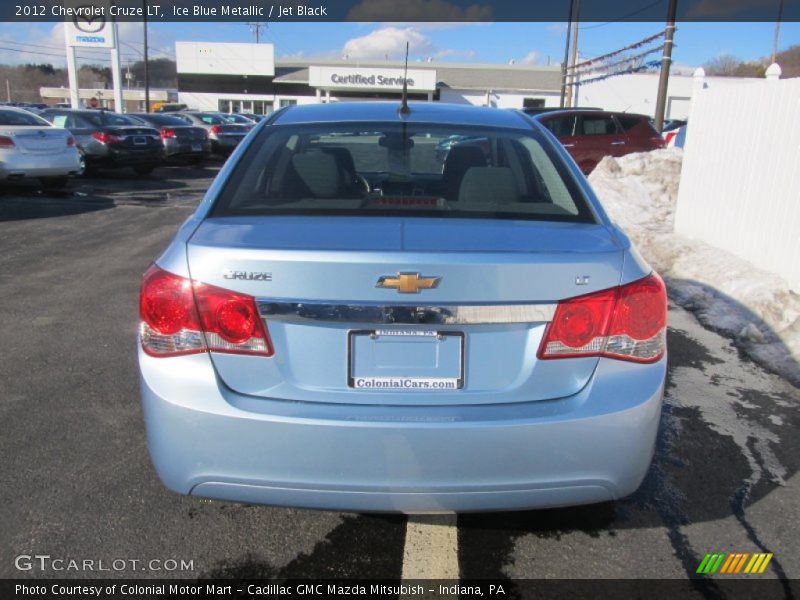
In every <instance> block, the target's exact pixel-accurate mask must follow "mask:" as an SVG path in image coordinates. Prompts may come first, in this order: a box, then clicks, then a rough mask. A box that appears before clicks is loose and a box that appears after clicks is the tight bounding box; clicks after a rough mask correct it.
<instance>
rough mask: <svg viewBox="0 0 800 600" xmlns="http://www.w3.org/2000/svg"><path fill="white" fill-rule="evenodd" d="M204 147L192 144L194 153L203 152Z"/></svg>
mask: <svg viewBox="0 0 800 600" xmlns="http://www.w3.org/2000/svg"><path fill="white" fill-rule="evenodd" d="M202 151H203V145H202V144H192V152H202Z"/></svg>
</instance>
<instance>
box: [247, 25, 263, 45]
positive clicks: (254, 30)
mask: <svg viewBox="0 0 800 600" xmlns="http://www.w3.org/2000/svg"><path fill="white" fill-rule="evenodd" d="M247 26H248V27H249V28H250V33H253V34H255V36H256V44H258V43H259V42H260V41H261V30H262V29H264V28H265V27H266V26H267V25H266V23H248V24H247Z"/></svg>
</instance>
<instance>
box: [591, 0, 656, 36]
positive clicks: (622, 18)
mask: <svg viewBox="0 0 800 600" xmlns="http://www.w3.org/2000/svg"><path fill="white" fill-rule="evenodd" d="M663 2H664V0H656V1H655V2H652V3H650V4H648V5H647V6H643V7H642V8H640V9H637V10H635V11H633V12H630V13H628V14H626V15H623V16H621V17H619V18H617V19H613V20H611V21H606V22H605V23H598V24H597V25H584V26H582V27H581V29H584V30H586V29H597V28H598V27H605V26H606V25H611V24H612V23H619V22H620V21H624V20H625V19H629V18H631V17H634V16H636V15H638V14H639V13H643V12H644V11H646V10H647V9H649V8H653V7H654V6H657V5H659V4H663Z"/></svg>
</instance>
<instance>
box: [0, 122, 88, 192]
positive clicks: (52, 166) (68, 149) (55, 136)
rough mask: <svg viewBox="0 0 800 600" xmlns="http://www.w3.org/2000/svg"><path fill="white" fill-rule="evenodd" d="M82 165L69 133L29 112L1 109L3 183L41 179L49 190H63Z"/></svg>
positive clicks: (0, 161) (0, 149) (0, 145)
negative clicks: (25, 179)
mask: <svg viewBox="0 0 800 600" xmlns="http://www.w3.org/2000/svg"><path fill="white" fill-rule="evenodd" d="M80 164H81V162H80V153H79V152H78V148H77V144H76V142H75V138H74V137H73V136H72V134H71V133H70V132H69V131H65V130H63V129H59V128H57V127H53V126H52V125H51V124H50V123H48V122H47V121H45V120H44V119H42V118H40V117H38V116H36V115H34V114H33V113H31V112H29V111H27V110H23V109H21V108H13V107H10V106H4V107H0V181H9V180H15V179H24V178H38V179H39V180H40V181H41V183H42V185H43V186H44V187H46V188H61V187H64V186H65V185H66V184H67V183H68V181H69V176H70V175H75V174H77V173H78V172H79V171H80Z"/></svg>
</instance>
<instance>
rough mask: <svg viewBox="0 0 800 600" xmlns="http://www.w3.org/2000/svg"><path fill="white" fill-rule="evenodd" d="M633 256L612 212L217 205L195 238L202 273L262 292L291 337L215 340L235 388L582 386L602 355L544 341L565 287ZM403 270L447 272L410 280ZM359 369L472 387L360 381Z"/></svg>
mask: <svg viewBox="0 0 800 600" xmlns="http://www.w3.org/2000/svg"><path fill="white" fill-rule="evenodd" d="M622 256H623V254H622V251H621V249H620V248H619V247H618V245H617V244H616V242H615V240H614V238H613V237H612V236H611V235H610V234H609V232H608V230H607V229H606V228H605V227H603V226H601V225H595V224H582V223H562V222H522V221H510V220H509V221H503V220H482V219H480V220H479V219H463V220H459V219H425V218H407V219H393V218H381V217H378V218H370V217H359V218H342V217H338V218H333V219H326V218H322V217H288V216H287V217H256V218H242V217H227V218H212V219H208V220H206V221H205V222H203V223H202V224H201V225H200V227H199V228H198V230H197V231H196V232H195V234H194V235H193V236H192V238H191V240H190V242H189V246H188V257H189V268H190V271H191V276H192V278H193V279H195V280H198V281H202V282H205V283H209V284H212V285H216V286H219V287H223V288H227V289H231V290H235V291H237V292H241V293H245V294H249V295H251V296H254V297H256V298H257V299H258V303H259V306H260V309H261V311H262V314H263V315H264V316H265V319H266V323H267V328H268V331H269V334H270V336H271V339H272V343H273V345H274V347H275V355H274V356H273V357H271V358H264V357H248V356H240V355H231V354H212V359H213V361H214V364H215V367H216V369H217V371H218V373H219V375H220V377H221V378H222V380H223V381H224V382H225V383H226V384H227V385H228V386H229V387H231V388H232V389H234V390H236V391H238V392H240V393H244V394H249V395H254V396H264V397H270V398H279V399H285V400H295V401H296V400H300V401H314V402H338V403H350V404H398V405H403V404H408V403H410V402H411V403H417V404H492V403H508V402H519V401H537V400H547V399H553V398H560V397H564V396H569V395H572V394H574V393H576V392H578V391H579V390H580V389H581V388H582V387H583V386H584V385H586V383H587V382H588V381H589V379H590V377H591V375H592V373H593V371H594V368H595V366H596V364H597V360H598V359H597V358H591V357H590V358H572V359H567V360H549V361H540V360H538V359H537V357H536V354H537V350H538V347H539V343H540V341H541V339H542V337H543V334H544V330H545V328H546V325H547V322H548V321H549V320H550V319H551V318H552V313H553V311H554V310H555V304H556V303H557V302H558V301H559V300H561V299H564V298H568V297H573V296H577V295H582V294H584V293H590V292H593V291H596V290H600V289H605V288H609V287H613V286H616V285H618V284H619V279H620V272H621V266H622ZM403 274H406V275H409V276H410V277H411V276H413V277H416V279H417V284H418V283H419V281H420V280H425V279H426V278H428V279H437V282H436V285H432V286H430V287H423V288H422V289H421V290H420V291H419V293H414V294H412V293H402V291H401V289H400V288H401V287H402V284H401V283H400V282H399V281H398V279H399V277H400V276H401V275H403ZM413 277H412V278H413ZM381 278H384V282H386V281H387V280H388V284H389V285H383V286H382V287H379V285H378V284H379V281H381ZM370 334H372V335H371V336H370ZM437 334H438V335H437ZM462 340H463V341H462ZM459 361H460V363H461V364H458V363H459ZM359 370H360V371H361V372H363V373H364V374H366V375H367V376H372V375H374V374H376V373H378V374H380V373H384V374H385V373H390V374H392V376H402V375H403V374H404V373H405V374H408V375H409V377H410V379H414V380H416V379H426V378H425V377H423V375H426V374H427V375H430V377H427V379H430V380H435V379H448V380H459V379H460V382H459V384H460V385H459V386H458V387H457V388H456V389H441V390H440V389H437V390H435V391H432V390H415V391H413V392H406V393H403V391H402V390H400V391H397V390H392V389H374V388H373V389H354V386H353V377H354V375H358V372H357V371H359ZM440 375H441V377H439V376H440Z"/></svg>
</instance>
